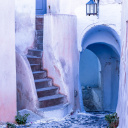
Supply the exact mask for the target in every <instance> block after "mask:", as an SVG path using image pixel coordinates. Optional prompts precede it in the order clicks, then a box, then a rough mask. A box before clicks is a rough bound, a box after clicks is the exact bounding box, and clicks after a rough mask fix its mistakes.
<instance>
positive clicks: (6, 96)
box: [0, 0, 17, 122]
mask: <svg viewBox="0 0 128 128" xmlns="http://www.w3.org/2000/svg"><path fill="white" fill-rule="evenodd" d="M14 8H15V2H14V0H11V2H10V0H4V1H0V19H1V20H0V122H2V121H3V122H7V121H9V122H14V121H15V116H16V112H17V109H16V64H15V17H14V14H15V10H14Z"/></svg>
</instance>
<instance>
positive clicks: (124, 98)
mask: <svg viewBox="0 0 128 128" xmlns="http://www.w3.org/2000/svg"><path fill="white" fill-rule="evenodd" d="M122 8H123V10H122V22H121V23H122V34H121V63H120V87H119V100H118V107H117V112H118V115H119V117H120V123H119V128H125V127H128V47H127V44H128V23H126V21H128V15H127V12H128V1H127V0H123V7H122Z"/></svg>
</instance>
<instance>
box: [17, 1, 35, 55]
mask: <svg viewBox="0 0 128 128" xmlns="http://www.w3.org/2000/svg"><path fill="white" fill-rule="evenodd" d="M35 5H36V4H35V0H15V25H16V28H15V31H16V47H18V48H19V49H20V51H22V52H24V53H26V52H27V49H28V48H30V47H33V46H34V39H35Z"/></svg>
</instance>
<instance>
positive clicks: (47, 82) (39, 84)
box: [35, 78, 52, 89]
mask: <svg viewBox="0 0 128 128" xmlns="http://www.w3.org/2000/svg"><path fill="white" fill-rule="evenodd" d="M35 85H36V89H39V88H45V87H50V86H52V79H50V78H45V79H39V80H35Z"/></svg>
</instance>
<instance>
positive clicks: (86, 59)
mask: <svg viewBox="0 0 128 128" xmlns="http://www.w3.org/2000/svg"><path fill="white" fill-rule="evenodd" d="M80 83H81V85H82V86H86V87H87V86H89V87H98V86H99V84H100V62H99V60H98V57H97V56H96V55H95V54H94V53H93V52H92V51H90V50H88V49H86V50H84V51H83V52H81V54H80Z"/></svg>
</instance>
